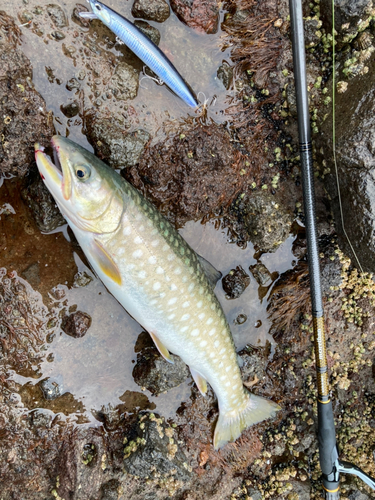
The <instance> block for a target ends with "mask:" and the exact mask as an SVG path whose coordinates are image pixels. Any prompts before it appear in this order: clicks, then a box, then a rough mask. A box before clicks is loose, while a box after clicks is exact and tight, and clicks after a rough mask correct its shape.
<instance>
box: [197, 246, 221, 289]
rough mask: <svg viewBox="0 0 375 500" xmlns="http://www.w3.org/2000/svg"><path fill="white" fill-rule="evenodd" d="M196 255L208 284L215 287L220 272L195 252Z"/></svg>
mask: <svg viewBox="0 0 375 500" xmlns="http://www.w3.org/2000/svg"><path fill="white" fill-rule="evenodd" d="M197 257H198V260H199V262H200V264H201V266H202V267H203V271H204V273H205V275H206V277H207V279H208V282H209V284H210V285H211V286H212V288H215V286H216V283H217V282H218V281H219V279H220V278H221V276H222V274H221V272H220V271H218V270H217V269H215V268H214V266H213V265H212V264H210V263H209V262H208V260H206V259H205V258H204V257H202V256H201V255H199V254H197Z"/></svg>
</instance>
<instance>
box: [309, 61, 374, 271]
mask: <svg viewBox="0 0 375 500" xmlns="http://www.w3.org/2000/svg"><path fill="white" fill-rule="evenodd" d="M374 79H375V65H374V64H372V65H370V67H369V72H368V73H367V74H366V75H363V76H361V77H357V78H355V79H351V80H349V81H348V88H347V90H346V92H345V93H341V94H340V93H337V98H336V106H335V107H336V157H337V167H338V177H339V180H340V189H341V204H342V211H343V219H344V223H345V230H346V233H347V235H348V237H349V239H350V241H351V244H352V246H353V247H354V250H355V252H356V254H357V256H358V258H359V261H360V263H361V265H362V268H363V269H364V270H365V271H369V272H373V270H374V266H375V195H374V193H375V178H374V167H375V115H374V107H375V95H374V91H373V82H374ZM331 123H332V122H331V117H330V116H329V117H328V118H327V120H326V121H325V122H324V124H323V126H322V129H321V133H320V134H319V137H318V138H317V139H318V141H317V146H318V147H317V150H318V152H320V154H319V157H318V160H319V162H320V164H321V165H322V170H323V169H325V172H327V169H330V173H328V174H326V175H325V176H324V183H325V187H326V189H327V191H328V193H329V195H330V198H331V206H332V209H333V214H334V218H335V222H336V229H337V232H338V235H339V245H340V247H341V248H343V249H344V250H345V252H346V254H347V255H349V256H350V257H351V259H352V263H353V264H354V265H356V266H357V265H358V264H357V261H356V259H355V257H354V255H353V253H352V251H351V248H350V246H349V244H348V242H347V239H346V237H345V234H344V231H343V228H342V222H341V213H340V204H339V198H338V193H337V184H336V175H335V165H334V163H333V161H332V158H333V156H332V140H331V134H332V125H331Z"/></svg>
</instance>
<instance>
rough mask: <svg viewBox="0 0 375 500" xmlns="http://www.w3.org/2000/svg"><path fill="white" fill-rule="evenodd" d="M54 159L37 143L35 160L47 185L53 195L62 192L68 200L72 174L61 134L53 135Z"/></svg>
mask: <svg viewBox="0 0 375 500" xmlns="http://www.w3.org/2000/svg"><path fill="white" fill-rule="evenodd" d="M51 145H52V151H53V161H52V160H51V158H50V156H48V155H47V154H46V153H45V149H44V147H43V146H41V145H40V144H39V143H36V144H35V160H36V163H37V166H38V169H39V173H40V176H41V177H42V179H43V181H44V182H45V183H46V184H47V187H48V188H49V190H50V191H51V193H52V194H53V195H55V196H56V195H58V194H59V193H62V195H63V197H64V199H65V200H68V199H69V198H70V196H71V192H72V182H71V175H70V171H69V167H68V159H67V156H66V154H64V152H63V150H62V148H61V144H60V141H59V136H56V135H55V136H53V137H52V139H51Z"/></svg>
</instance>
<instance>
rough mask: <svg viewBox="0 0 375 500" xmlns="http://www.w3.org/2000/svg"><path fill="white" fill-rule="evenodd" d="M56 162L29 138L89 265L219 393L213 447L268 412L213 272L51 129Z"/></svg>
mask: <svg viewBox="0 0 375 500" xmlns="http://www.w3.org/2000/svg"><path fill="white" fill-rule="evenodd" d="M51 143H52V148H53V150H54V156H55V162H56V164H55V163H54V162H53V161H52V160H51V159H50V157H49V156H48V155H47V154H46V153H45V152H44V149H43V148H42V147H41V146H40V145H39V144H35V158H36V162H37V166H38V169H39V172H40V175H41V177H42V179H43V181H44V183H45V185H46V186H47V188H48V190H49V191H50V192H51V194H52V196H53V197H54V199H55V201H56V204H57V206H58V207H59V209H60V211H61V213H62V214H63V215H64V217H65V219H66V220H67V222H68V224H69V226H70V227H71V229H72V230H73V232H74V234H75V236H76V238H77V240H78V243H79V244H80V246H81V248H82V250H83V251H84V253H85V255H86V256H87V259H88V261H89V262H90V264H91V266H92V268H93V269H94V271H95V273H96V274H97V275H98V277H99V278H100V279H101V281H102V282H103V283H104V285H105V286H106V287H107V289H108V290H109V291H110V293H111V294H112V295H113V296H114V297H115V298H116V299H117V300H118V302H119V303H120V304H121V305H122V306H123V307H124V308H125V309H126V311H127V312H128V313H129V314H130V315H131V316H132V317H133V318H134V319H135V320H136V321H138V322H139V324H140V325H141V326H142V327H143V328H144V329H145V330H146V331H147V332H148V333H149V334H150V336H151V337H152V339H153V341H154V343H155V345H156V347H157V348H158V350H159V352H160V353H161V355H162V356H163V357H164V358H165V359H166V360H167V361H169V362H172V359H171V356H170V353H174V354H177V355H178V356H180V357H181V358H182V360H183V361H184V362H185V363H186V364H187V365H188V366H189V368H190V372H191V375H192V377H193V379H194V381H195V383H196V385H197V386H198V389H199V391H200V392H201V393H202V394H203V395H205V394H206V392H207V383H209V384H210V386H211V387H212V389H213V391H214V392H215V394H216V396H217V399H218V406H219V418H218V421H217V424H216V428H215V433H214V447H215V449H219V448H221V447H222V446H224V445H225V444H226V443H227V442H229V441H234V440H236V439H237V438H238V437H239V436H240V434H241V433H242V431H243V430H245V429H246V428H248V427H249V426H251V425H253V424H255V423H258V422H260V421H262V420H264V419H267V418H270V417H272V416H274V415H275V414H276V412H277V411H278V410H279V409H280V407H279V406H278V405H277V404H276V403H274V402H273V401H270V400H267V399H265V398H262V397H259V396H256V395H254V394H251V393H250V392H249V391H248V390H247V389H246V388H245V387H244V385H243V383H242V380H241V373H240V369H239V366H238V362H237V353H236V349H235V345H234V342H233V339H232V335H231V332H230V328H229V325H228V322H227V320H226V318H225V315H224V312H223V309H222V307H221V305H220V303H219V301H218V299H217V297H216V295H215V293H214V290H213V286H214V284H215V282H216V281H217V279H218V278H219V277H220V273H219V272H218V271H217V270H216V269H215V268H214V267H213V266H212V265H211V264H210V263H209V262H207V261H206V260H205V259H203V258H202V257H200V256H199V255H198V254H197V253H196V252H195V251H194V250H193V249H192V248H191V247H190V246H189V245H188V243H187V242H186V241H185V240H184V239H183V238H182V236H181V235H180V234H179V233H178V231H177V230H176V229H175V227H174V226H173V225H172V224H171V223H170V222H169V221H168V220H167V219H166V218H164V217H163V216H162V215H161V214H160V213H159V212H158V210H157V209H156V208H155V207H154V206H153V205H152V203H151V202H149V201H148V200H147V199H146V198H145V197H143V196H142V195H141V194H140V193H139V192H138V191H137V190H136V189H135V188H134V187H133V186H132V185H131V184H130V183H128V182H127V181H126V180H125V179H124V178H123V177H121V175H119V174H118V173H117V172H116V171H115V170H113V169H111V168H110V167H108V166H107V165H106V164H105V163H104V162H102V161H101V160H99V159H98V158H97V157H96V156H95V155H94V154H92V153H90V152H89V151H87V150H86V149H84V148H83V147H81V146H79V145H78V144H75V143H74V142H72V141H71V140H69V139H66V138H64V137H61V136H54V137H53V138H52V139H51Z"/></svg>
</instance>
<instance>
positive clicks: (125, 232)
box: [122, 226, 132, 236]
mask: <svg viewBox="0 0 375 500" xmlns="http://www.w3.org/2000/svg"><path fill="white" fill-rule="evenodd" d="M131 232H132V228H131V227H130V226H126V227H124V229H123V231H122V234H123V235H124V236H129V234H131Z"/></svg>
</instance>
